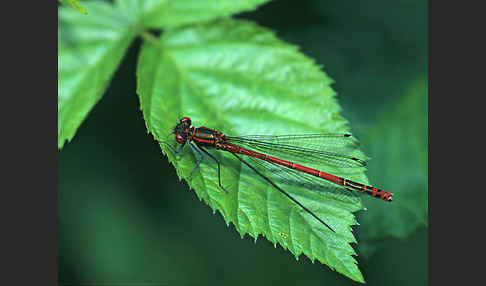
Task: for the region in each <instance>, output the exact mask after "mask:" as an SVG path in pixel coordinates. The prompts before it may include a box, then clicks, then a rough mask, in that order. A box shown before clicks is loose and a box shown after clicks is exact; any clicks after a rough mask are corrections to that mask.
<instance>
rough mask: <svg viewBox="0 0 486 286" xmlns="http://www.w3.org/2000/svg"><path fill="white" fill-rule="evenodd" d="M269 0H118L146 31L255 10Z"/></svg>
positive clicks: (118, 3)
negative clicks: (134, 14) (135, 14)
mask: <svg viewBox="0 0 486 286" xmlns="http://www.w3.org/2000/svg"><path fill="white" fill-rule="evenodd" d="M268 1H270V0H184V1H181V0H118V1H117V5H119V6H121V7H122V8H123V9H125V10H130V11H136V13H137V15H138V16H137V18H138V19H139V24H140V25H141V26H144V27H146V28H164V29H168V28H175V27H179V26H182V25H187V24H193V23H198V22H204V21H209V20H213V19H216V18H221V17H225V16H229V15H232V14H236V13H240V12H245V11H252V10H254V9H256V7H258V6H259V5H261V4H263V3H265V2H268Z"/></svg>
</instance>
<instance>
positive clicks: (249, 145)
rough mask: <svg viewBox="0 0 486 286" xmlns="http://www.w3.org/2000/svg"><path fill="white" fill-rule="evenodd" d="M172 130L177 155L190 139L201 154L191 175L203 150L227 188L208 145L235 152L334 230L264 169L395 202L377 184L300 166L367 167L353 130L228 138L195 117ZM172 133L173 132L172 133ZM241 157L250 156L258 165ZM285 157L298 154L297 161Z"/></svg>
mask: <svg viewBox="0 0 486 286" xmlns="http://www.w3.org/2000/svg"><path fill="white" fill-rule="evenodd" d="M171 134H175V139H176V142H177V143H179V144H180V146H179V147H178V148H177V149H175V148H174V147H173V146H172V145H170V144H169V143H167V142H163V143H165V144H167V145H168V146H169V147H170V148H171V149H172V150H173V151H174V152H175V153H179V152H180V151H181V150H182V148H183V147H184V146H185V144H186V143H189V145H190V146H191V148H192V149H194V150H195V151H196V152H197V153H198V154H199V160H198V162H197V164H196V166H195V167H194V168H193V169H192V171H191V173H190V174H189V177H191V176H192V174H193V173H194V171H195V170H196V169H197V168H198V167H199V165H200V164H201V162H202V160H203V153H204V154H206V155H207V156H208V157H210V158H211V159H212V160H214V161H215V162H216V164H217V167H218V170H217V171H218V185H219V187H220V188H221V189H222V190H223V191H225V192H228V191H227V190H226V189H225V188H224V186H223V184H222V182H221V162H220V160H218V159H217V158H216V157H215V156H213V155H212V154H211V153H209V152H208V151H206V150H205V149H206V148H213V149H217V150H223V151H227V152H230V153H231V154H232V155H233V156H235V157H236V158H237V159H238V160H239V161H241V162H242V163H243V164H244V165H246V166H247V167H248V168H250V169H251V170H253V171H254V172H255V173H256V174H257V175H258V176H260V177H261V178H262V179H264V180H265V181H266V182H267V183H269V184H270V185H272V186H273V187H274V188H275V189H277V190H278V191H279V192H281V193H282V194H284V195H285V196H287V197H288V198H289V199H290V200H292V201H293V202H294V203H296V204H297V205H298V206H299V207H301V208H302V209H303V210H305V211H306V212H307V213H309V214H310V215H312V216H313V217H314V218H315V219H317V220H318V221H319V222H320V223H322V224H323V225H325V226H326V227H328V228H329V229H330V230H331V231H333V232H334V230H333V229H332V228H331V227H330V226H329V225H328V224H326V223H325V222H324V221H323V220H322V219H321V218H319V217H318V216H317V215H315V214H314V213H313V212H312V211H311V210H309V209H308V208H307V207H305V206H304V205H303V204H301V203H300V202H299V201H297V200H296V199H295V198H294V197H292V196H291V195H290V194H289V193H288V192H286V191H285V190H284V189H283V188H281V187H280V186H279V185H278V182H275V181H274V180H272V179H271V178H270V177H269V176H267V175H265V174H264V172H262V170H268V171H269V172H268V173H271V174H276V175H279V176H280V178H281V179H283V180H284V181H285V180H289V178H291V179H292V180H294V181H297V182H300V183H302V185H306V184H307V187H311V188H315V187H318V188H319V187H325V188H329V187H330V186H331V188H332V186H335V187H337V188H338V189H339V190H340V191H342V190H347V191H350V192H361V193H364V194H367V195H370V196H372V197H375V198H379V199H382V200H384V201H388V202H391V201H392V196H393V194H392V193H390V192H386V191H384V190H381V189H378V188H376V187H372V186H367V185H365V184H360V183H357V182H354V181H351V180H348V179H346V178H343V177H339V176H335V175H332V174H329V173H326V172H323V171H320V170H317V169H314V168H310V167H307V166H304V165H301V164H298V163H297V162H296V161H295V160H298V161H299V162H302V163H303V164H306V163H307V165H310V164H312V163H318V164H319V163H325V164H328V165H332V166H337V167H342V168H354V167H364V166H366V162H365V161H364V160H362V159H359V158H356V157H354V156H351V155H350V154H348V153H349V151H347V149H346V148H345V146H349V144H348V143H349V142H350V140H352V136H351V135H350V134H347V133H345V134H304V135H249V136H227V135H225V134H223V133H221V132H219V131H217V130H214V129H210V128H207V127H204V126H202V127H197V128H196V127H193V126H191V119H190V118H188V117H183V118H182V119H180V122H179V123H178V124H177V125H176V126H175V127H174V130H173V132H172V133H171ZM171 134H169V136H170V135H171ZM238 155H245V156H248V157H247V158H249V160H251V161H252V162H253V163H255V164H254V165H252V164H250V163H248V162H247V161H246V160H244V159H243V158H241V157H240V156H238ZM283 158H295V159H294V160H293V161H290V160H285V159H283Z"/></svg>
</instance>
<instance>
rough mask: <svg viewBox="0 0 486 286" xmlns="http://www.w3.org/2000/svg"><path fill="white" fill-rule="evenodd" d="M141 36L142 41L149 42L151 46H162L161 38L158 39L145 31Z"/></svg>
mask: <svg viewBox="0 0 486 286" xmlns="http://www.w3.org/2000/svg"><path fill="white" fill-rule="evenodd" d="M140 36H141V37H142V39H143V40H144V41H147V42H149V43H151V44H154V45H157V46H158V45H160V38H159V37H156V36H154V35H152V34H151V33H150V32H148V31H143V32H141V33H140Z"/></svg>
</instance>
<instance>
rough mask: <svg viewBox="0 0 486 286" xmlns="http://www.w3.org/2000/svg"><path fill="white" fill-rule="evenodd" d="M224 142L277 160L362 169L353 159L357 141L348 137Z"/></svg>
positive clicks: (253, 137) (252, 137) (308, 136)
mask: <svg viewBox="0 0 486 286" xmlns="http://www.w3.org/2000/svg"><path fill="white" fill-rule="evenodd" d="M227 142H229V143H233V144H236V145H239V146H242V147H245V148H248V149H251V150H255V151H260V152H262V153H265V154H268V155H272V156H275V157H278V158H282V159H286V160H290V161H295V162H297V163H298V162H304V163H315V164H326V165H330V166H335V167H339V168H359V167H365V166H366V161H365V160H364V159H363V158H357V157H356V156H355V155H354V153H356V151H357V150H358V141H357V140H356V139H355V138H354V137H353V136H351V135H350V134H304V135H248V136H237V137H232V136H227Z"/></svg>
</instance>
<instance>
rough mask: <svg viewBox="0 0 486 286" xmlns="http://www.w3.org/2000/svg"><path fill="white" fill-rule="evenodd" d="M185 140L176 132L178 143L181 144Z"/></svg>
mask: <svg viewBox="0 0 486 286" xmlns="http://www.w3.org/2000/svg"><path fill="white" fill-rule="evenodd" d="M185 141H186V139H184V137H182V135H181V134H176V142H177V143H179V144H182V143H184V142H185Z"/></svg>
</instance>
